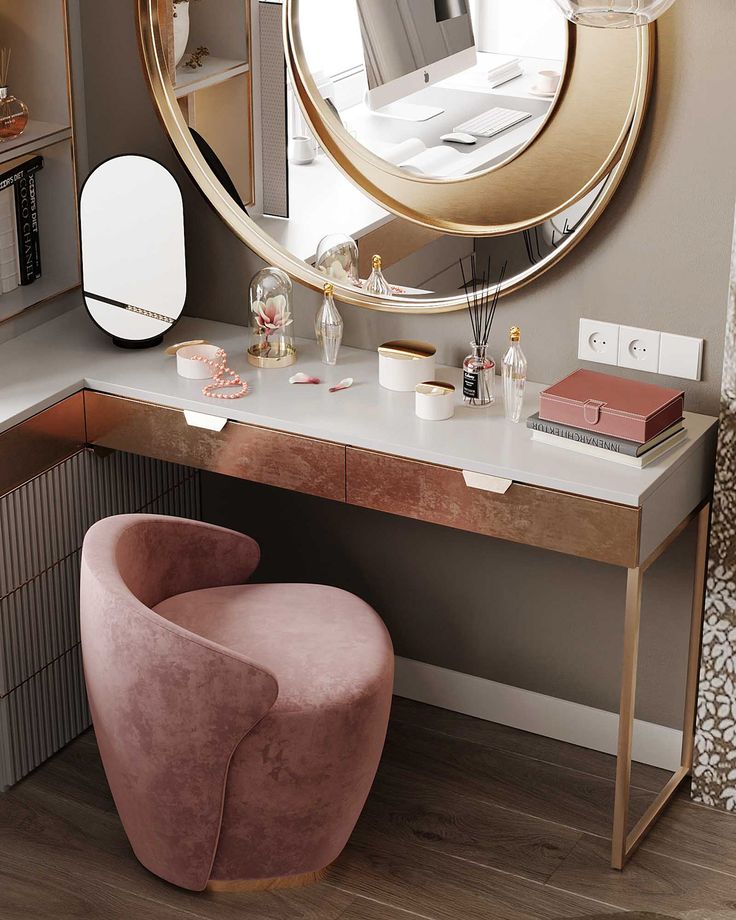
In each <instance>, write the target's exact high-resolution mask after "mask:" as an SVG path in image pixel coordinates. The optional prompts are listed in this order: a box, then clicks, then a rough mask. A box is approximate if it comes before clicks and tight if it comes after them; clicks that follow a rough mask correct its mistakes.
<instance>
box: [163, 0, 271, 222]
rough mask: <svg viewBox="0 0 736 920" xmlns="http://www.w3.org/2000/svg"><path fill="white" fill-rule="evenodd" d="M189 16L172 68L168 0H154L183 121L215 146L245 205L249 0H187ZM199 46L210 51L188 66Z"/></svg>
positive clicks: (249, 172) (248, 192)
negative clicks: (178, 56) (182, 44)
mask: <svg viewBox="0 0 736 920" xmlns="http://www.w3.org/2000/svg"><path fill="white" fill-rule="evenodd" d="M189 16H190V22H191V28H190V33H189V42H188V43H187V50H186V53H185V55H184V57H183V58H182V61H181V62H180V64H179V66H178V67H177V68H176V69H174V38H173V2H172V0H159V21H160V22H161V24H162V30H163V38H164V47H166V48H167V51H168V61H169V71H170V73H172V74H173V86H174V93H175V94H176V97H177V99H178V100H179V105H180V106H181V109H182V112H183V113H184V117H185V118H186V120H187V123H188V124H189V126H190V127H191V128H193V129H194V130H196V131H197V132H199V134H201V135H202V137H203V138H204V139H205V140H206V141H207V143H208V144H209V145H210V147H211V148H212V149H213V150H214V151H215V153H216V154H217V156H218V157H219V158H220V160H221V162H222V164H223V166H224V167H225V169H226V170H227V172H228V174H229V175H230V178H231V179H232V181H233V183H234V184H235V187H236V188H237V190H238V193H239V194H240V197H241V198H242V200H243V203H244V204H245V205H246V206H247V205H250V204H252V203H253V199H254V197H255V190H254V177H253V101H252V83H251V68H250V62H251V16H250V0H207V2H206V3H190V12H189ZM202 46H204V47H206V48H207V49H208V50H209V52H210V54H209V55H208V56H206V57H204V58H203V59H202V66H201V67H197V68H189V67H187V66H186V62H187V60H189V57H190V55H191V53H192V52H193V51H195V50H196V49H197V48H200V47H202Z"/></svg>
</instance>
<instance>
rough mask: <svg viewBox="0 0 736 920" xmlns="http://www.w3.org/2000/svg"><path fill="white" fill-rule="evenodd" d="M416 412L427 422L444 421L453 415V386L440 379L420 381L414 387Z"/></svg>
mask: <svg viewBox="0 0 736 920" xmlns="http://www.w3.org/2000/svg"><path fill="white" fill-rule="evenodd" d="M416 394H417V397H416V413H417V416H418V417H419V418H421V419H424V420H425V421H427V422H444V421H446V420H447V419H448V418H452V417H453V416H454V415H455V387H454V386H453V385H452V384H451V383H444V382H443V381H441V380H430V381H428V382H426V383H420V384H419V385H418V386H417V388H416Z"/></svg>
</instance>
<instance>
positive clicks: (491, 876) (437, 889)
mask: <svg viewBox="0 0 736 920" xmlns="http://www.w3.org/2000/svg"><path fill="white" fill-rule="evenodd" d="M326 881H327V883H328V884H332V885H337V886H339V887H340V888H342V889H345V890H347V891H349V892H352V893H353V894H357V895H360V896H363V897H367V898H372V899H374V900H377V901H380V902H383V903H385V904H390V905H392V906H393V907H399V908H401V909H402V910H406V911H410V912H413V913H416V914H420V915H421V916H423V917H430V918H434V920H458V918H462V920H489V918H493V920H548V918H553V917H582V916H585V915H587V914H590V913H593V912H601V910H602V909H603V907H604V905H602V904H594V903H591V901H590V900H585V899H583V898H579V897H577V896H575V895H573V894H570V893H567V892H559V891H554V890H552V889H549V888H547V887H546V886H544V885H541V884H538V883H536V882H531V881H529V880H527V879H521V878H517V877H516V876H514V875H509V874H508V873H505V872H498V871H496V870H494V869H489V868H487V867H485V866H479V865H476V864H474V863H472V862H467V861H466V860H463V859H450V858H447V857H446V856H443V855H442V854H440V853H436V852H434V851H433V850H430V849H426V848H424V847H420V846H417V845H416V844H408V843H405V842H400V841H395V840H392V839H391V838H388V837H383V836H378V837H377V836H376V835H375V834H374V833H372V832H370V831H369V832H368V833H367V834H366V833H364V832H363V831H362V830H361V829H359V830H358V831H357V832H356V833H355V834H354V835H353V837H352V839H351V841H350V845H349V846H348V847H347V849H346V850H345V852H344V853H343V854H342V856H341V857H340V858H339V859H338V860H337V862H336V863H335V864H334V865H333V867H332V868H331V869H330V871H329V872H328V874H327V879H326ZM605 907H607V905H605ZM596 908H597V909H598V910H597V911H596Z"/></svg>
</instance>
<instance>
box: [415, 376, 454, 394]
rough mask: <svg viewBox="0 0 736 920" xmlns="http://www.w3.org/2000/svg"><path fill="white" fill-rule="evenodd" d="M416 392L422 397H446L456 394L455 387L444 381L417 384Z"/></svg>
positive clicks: (428, 381)
mask: <svg viewBox="0 0 736 920" xmlns="http://www.w3.org/2000/svg"><path fill="white" fill-rule="evenodd" d="M416 391H417V393H419V394H421V395H422V396H445V395H447V394H448V393H454V392H455V387H454V386H453V385H452V384H451V383H445V382H444V380H427V381H425V382H424V383H419V384H417V388H416Z"/></svg>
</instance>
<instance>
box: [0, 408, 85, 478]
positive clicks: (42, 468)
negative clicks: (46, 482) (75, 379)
mask: <svg viewBox="0 0 736 920" xmlns="http://www.w3.org/2000/svg"><path fill="white" fill-rule="evenodd" d="M84 444H85V435H84V398H83V396H82V394H81V393H75V394H74V396H70V397H69V398H68V399H65V400H63V401H62V402H60V403H57V404H56V405H55V406H52V407H51V408H50V409H46V410H44V411H43V412H39V413H38V415H34V416H33V418H29V419H28V420H27V421H25V422H21V424H20V425H16V426H15V427H14V428H10V429H9V430H8V431H6V432H4V433H3V434H0V495H4V494H5V493H6V492H10V491H11V490H12V489H15V488H17V487H18V486H20V485H23V483H24V482H28V480H29V479H33V478H34V477H35V476H38V475H40V474H41V473H45V472H46V470H50V469H51V467H53V466H56V465H57V463H61V462H62V461H63V460H66V459H67V458H68V457H71V456H72V454H75V453H77V451H79V450H81V449H82V448H83V447H84Z"/></svg>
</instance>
